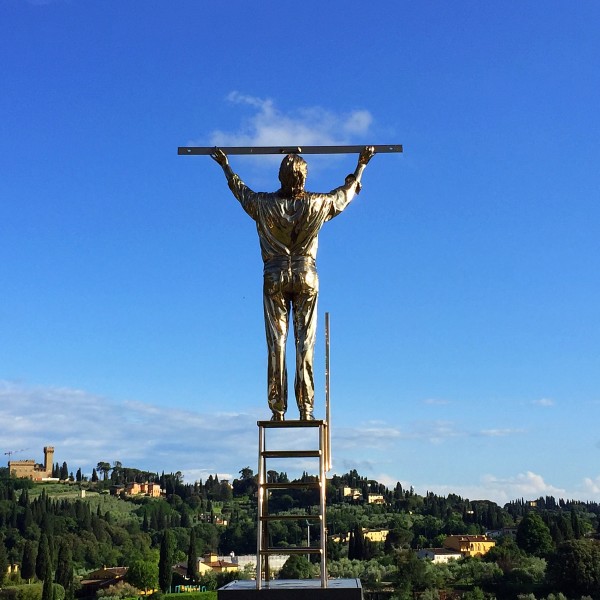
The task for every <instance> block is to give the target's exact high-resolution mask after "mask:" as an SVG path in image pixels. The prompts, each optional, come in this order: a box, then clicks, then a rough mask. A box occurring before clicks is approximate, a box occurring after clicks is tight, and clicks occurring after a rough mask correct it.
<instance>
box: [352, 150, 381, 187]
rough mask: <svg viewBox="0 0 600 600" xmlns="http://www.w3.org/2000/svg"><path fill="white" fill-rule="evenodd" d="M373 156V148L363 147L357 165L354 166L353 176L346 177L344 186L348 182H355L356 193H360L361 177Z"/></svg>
mask: <svg viewBox="0 0 600 600" xmlns="http://www.w3.org/2000/svg"><path fill="white" fill-rule="evenodd" d="M373 156H375V148H374V147H373V146H365V147H364V148H363V151H362V152H361V153H360V155H359V157H358V163H357V165H356V169H355V170H354V174H353V175H348V177H346V184H348V183H349V180H351V181H353V182H356V193H357V194H358V193H360V189H361V187H362V186H361V183H360V180H361V177H362V174H363V171H364V170H365V167H366V166H367V165H368V164H369V161H370V160H371V159H372V158H373Z"/></svg>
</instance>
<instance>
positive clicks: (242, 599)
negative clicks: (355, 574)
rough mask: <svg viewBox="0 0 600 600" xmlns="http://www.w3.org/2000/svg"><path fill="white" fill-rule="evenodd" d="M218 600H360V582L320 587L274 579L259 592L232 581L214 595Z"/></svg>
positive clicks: (342, 581)
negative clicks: (308, 599) (307, 599)
mask: <svg viewBox="0 0 600 600" xmlns="http://www.w3.org/2000/svg"><path fill="white" fill-rule="evenodd" d="M217 598H218V600H306V598H310V600H363V594H362V586H361V585H360V579H329V580H328V581H327V587H326V588H322V587H321V580H320V579H274V580H271V581H264V582H263V584H262V588H261V589H260V590H257V589H256V581H232V582H231V583H228V584H227V585H225V586H223V587H222V588H220V589H219V590H218V591H217Z"/></svg>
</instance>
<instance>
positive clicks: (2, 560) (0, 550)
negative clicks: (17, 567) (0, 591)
mask: <svg viewBox="0 0 600 600" xmlns="http://www.w3.org/2000/svg"><path fill="white" fill-rule="evenodd" d="M7 571H8V556H7V555H6V547H5V546H4V541H3V540H2V539H0V586H2V584H3V583H4V579H5V578H6V573H7Z"/></svg>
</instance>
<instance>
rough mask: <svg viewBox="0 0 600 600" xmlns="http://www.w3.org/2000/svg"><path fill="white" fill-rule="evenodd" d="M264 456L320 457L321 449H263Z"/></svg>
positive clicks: (262, 454)
mask: <svg viewBox="0 0 600 600" xmlns="http://www.w3.org/2000/svg"><path fill="white" fill-rule="evenodd" d="M260 455H261V456H262V457H263V458H319V456H321V451H320V450H263V451H262V452H261V453H260Z"/></svg>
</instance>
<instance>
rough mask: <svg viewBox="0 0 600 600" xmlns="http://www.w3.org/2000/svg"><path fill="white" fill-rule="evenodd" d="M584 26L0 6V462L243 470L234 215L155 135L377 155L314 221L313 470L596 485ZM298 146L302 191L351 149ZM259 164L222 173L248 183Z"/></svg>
mask: <svg viewBox="0 0 600 600" xmlns="http://www.w3.org/2000/svg"><path fill="white" fill-rule="evenodd" d="M598 22H600V5H598V3H597V2H593V1H585V0H583V1H580V2H577V3H573V2H567V1H562V2H556V1H547V2H543V3H542V2H529V3H523V2H516V1H513V2H511V1H509V2H503V3H492V2H480V1H457V2H453V3H448V2H430V1H422V2H406V1H399V2H391V1H390V2H379V3H372V4H365V3H364V2H357V1H354V0H351V1H348V0H345V1H344V2H329V3H323V2H316V1H313V0H307V1H305V2H303V3H302V4H301V5H293V4H289V3H283V2H272V1H268V0H267V1H263V2H260V3H257V2H254V3H250V2H245V1H241V0H238V1H231V2H228V3H226V4H225V3H220V2H213V3H208V2H196V1H192V0H187V1H186V0H182V1H180V2H177V3H172V2H158V1H146V2H143V3H142V2H128V3H123V2H116V1H114V0H106V1H103V2H81V1H79V2H78V1H75V0H70V1H69V0H35V1H34V0H30V1H26V0H2V2H1V3H0V55H1V56H2V60H1V61H0V81H1V82H2V93H1V94H0V114H1V116H2V119H1V129H0V155H1V157H2V161H1V163H0V164H1V171H2V174H1V176H0V281H1V282H2V285H1V287H0V451H1V452H3V453H4V452H7V451H13V450H21V449H23V450H24V452H19V453H15V454H14V455H13V458H14V459H17V458H29V457H31V458H36V459H37V460H38V461H39V460H41V458H42V446H43V445H46V444H53V445H54V446H55V447H56V460H58V461H60V462H62V461H63V460H66V461H67V462H68V464H69V468H70V469H71V470H73V471H75V470H76V469H77V468H78V467H81V468H82V470H83V471H84V472H88V473H89V472H91V468H92V467H93V466H95V464H96V463H97V462H98V461H109V462H112V461H115V460H119V461H121V462H122V463H123V464H125V465H128V466H137V467H139V468H148V469H151V470H157V471H162V470H165V471H174V470H178V469H179V470H181V471H182V472H183V473H184V474H185V476H186V479H187V480H188V481H193V480H194V479H196V478H199V477H202V478H205V477H206V476H207V475H208V474H209V473H219V474H220V475H221V476H230V477H233V476H235V475H237V472H238V471H239V469H241V468H243V467H245V466H247V465H248V466H250V467H251V468H254V469H256V440H257V431H256V421H257V420H258V419H264V418H268V416H269V411H268V409H267V407H266V391H265V388H266V384H265V380H266V374H265V369H266V353H265V342H264V333H263V320H262V297H261V294H262V291H261V286H262V281H261V280H262V277H261V269H262V266H261V261H260V253H259V249H258V241H257V236H256V231H255V228H254V224H253V222H252V221H251V220H250V219H249V218H248V217H247V215H246V214H245V213H244V212H243V211H242V210H241V209H240V207H239V206H238V205H237V203H236V201H235V200H234V199H233V197H232V196H231V195H230V193H229V191H228V189H227V187H226V184H225V180H224V178H223V175H222V173H221V171H220V169H219V168H218V166H217V165H216V164H214V163H213V162H212V161H211V160H210V159H209V158H207V157H185V156H177V147H178V146H181V145H190V144H195V145H212V144H217V143H218V144H229V145H236V144H265V145H278V144H300V145H302V144H305V145H306V144H330V143H335V144H337V143H349V144H363V143H364V144H373V143H374V144H391V143H401V144H403V145H404V148H405V152H404V154H403V155H390V154H386V155H378V156H375V158H374V159H373V161H372V162H371V164H370V165H369V166H368V168H367V170H366V172H365V175H364V178H363V192H362V193H361V195H360V196H359V197H358V198H357V199H356V200H355V201H354V202H353V203H352V204H351V205H350V206H349V207H348V209H347V211H345V212H344V214H342V215H340V217H339V218H337V219H335V220H334V221H332V222H331V223H327V224H326V225H325V227H324V228H323V230H322V232H321V235H320V247H319V275H320V280H321V295H320V299H319V318H320V328H319V339H318V343H317V355H316V363H317V380H318V381H317V385H318V396H317V410H316V413H317V416H321V417H322V416H323V403H324V399H323V395H324V394H323V388H324V383H323V380H324V377H323V371H324V330H323V321H324V319H323V315H324V313H325V312H326V311H327V312H329V313H330V314H331V321H332V403H333V410H332V413H333V419H332V425H333V462H334V471H335V472H337V473H342V472H345V471H347V470H348V469H352V468H356V469H357V470H358V471H359V472H360V473H361V474H363V475H365V476H368V477H372V478H376V479H379V480H381V481H383V482H385V483H387V484H389V485H393V484H394V483H395V482H396V481H401V482H402V483H403V485H405V486H409V485H412V486H414V487H415V489H416V490H417V491H418V492H420V493H424V492H425V491H427V490H431V491H434V492H437V493H440V494H447V493H449V492H454V493H458V494H461V495H463V496H466V497H469V498H471V499H477V498H488V499H492V500H496V501H497V502H500V503H503V502H505V501H508V500H511V499H515V498H521V497H524V498H535V497H538V496H539V495H546V494H550V495H554V496H557V497H558V496H560V497H568V498H580V499H590V500H596V501H600V466H599V464H600V461H599V460H598V459H599V456H600V435H599V434H598V429H597V426H596V423H597V420H598V415H599V413H600V353H599V350H600V274H599V269H598V256H599V252H600V207H599V200H600V169H599V168H598V165H599V163H600V116H599V114H600V111H599V109H598V107H599V106H600V38H599V36H598V27H597V25H598ZM307 159H308V162H309V176H308V186H307V187H309V189H313V190H315V191H327V190H329V189H332V188H334V187H336V186H337V185H339V184H340V183H341V182H342V181H343V178H344V176H345V175H346V174H347V173H348V172H350V171H352V170H353V169H354V165H355V161H356V157H355V156H344V157H320V156H309V157H307ZM278 160H279V159H277V158H276V159H275V160H274V159H272V158H248V157H233V158H232V160H231V163H232V166H233V168H234V170H236V171H237V172H239V173H240V175H241V176H242V178H243V179H244V180H245V181H246V182H247V183H248V185H250V186H251V187H253V188H254V189H261V190H263V189H264V190H271V189H275V188H276V187H277V168H278ZM290 404H291V405H292V406H291V408H290V413H289V415H290V416H292V417H293V416H294V415H295V414H296V409H295V406H294V402H293V399H292V401H291V403H290ZM5 458H7V457H6V456H5ZM282 468H283V467H282ZM285 470H288V471H290V472H291V471H292V469H291V468H287V467H286V469H285Z"/></svg>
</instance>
